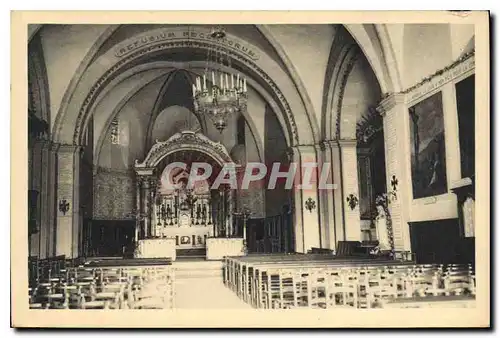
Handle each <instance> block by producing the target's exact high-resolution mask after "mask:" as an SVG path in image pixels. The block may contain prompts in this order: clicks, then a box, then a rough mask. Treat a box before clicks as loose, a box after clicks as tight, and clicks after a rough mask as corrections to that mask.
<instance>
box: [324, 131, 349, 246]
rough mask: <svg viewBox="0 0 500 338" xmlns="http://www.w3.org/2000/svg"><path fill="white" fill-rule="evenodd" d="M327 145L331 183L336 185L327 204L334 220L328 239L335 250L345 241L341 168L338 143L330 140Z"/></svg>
mask: <svg viewBox="0 0 500 338" xmlns="http://www.w3.org/2000/svg"><path fill="white" fill-rule="evenodd" d="M328 145H329V147H330V156H331V166H332V168H331V170H332V181H333V182H334V183H335V184H336V185H337V187H336V189H335V190H333V194H332V195H333V196H331V197H330V198H332V199H333V202H332V203H331V204H330V200H329V202H328V203H329V205H330V206H331V207H332V212H333V220H334V226H333V231H331V232H333V236H332V237H331V238H330V239H331V241H330V243H331V245H332V248H337V243H338V242H339V241H345V240H346V231H345V220H344V195H343V190H342V189H343V184H342V166H341V160H340V147H339V144H338V142H337V141H335V140H330V141H328ZM330 217H331V216H330ZM332 240H333V241H332Z"/></svg>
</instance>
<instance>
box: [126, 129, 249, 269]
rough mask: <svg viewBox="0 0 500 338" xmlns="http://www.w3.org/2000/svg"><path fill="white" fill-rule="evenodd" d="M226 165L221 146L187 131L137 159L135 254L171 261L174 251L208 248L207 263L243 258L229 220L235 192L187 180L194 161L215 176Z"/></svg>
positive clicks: (209, 179) (226, 155) (208, 182)
mask: <svg viewBox="0 0 500 338" xmlns="http://www.w3.org/2000/svg"><path fill="white" fill-rule="evenodd" d="M229 162H232V160H231V157H230V156H229V153H228V152H227V150H226V149H225V148H224V147H223V146H222V145H221V144H220V143H217V142H213V141H211V140H209V139H208V138H207V137H206V136H204V135H202V134H199V133H195V132H192V131H183V132H181V133H178V134H176V135H174V136H172V137H171V138H170V139H168V140H167V141H164V142H160V141H157V142H156V144H154V145H153V147H152V148H151V149H150V151H149V153H148V155H147V156H146V158H145V160H144V161H143V162H139V161H136V164H135V171H136V179H137V181H136V182H137V189H136V203H137V204H136V229H135V243H136V244H135V254H134V256H135V257H138V258H139V257H140V258H161V257H165V258H171V259H172V260H175V258H176V250H178V249H207V255H208V254H210V259H221V258H222V257H224V256H226V255H241V254H243V252H244V250H243V248H244V238H237V237H235V236H236V235H237V234H241V233H243V232H242V231H238V229H235V223H234V222H233V211H234V191H233V190H231V189H229V188H228V187H225V186H223V185H221V186H220V187H219V188H217V189H211V186H212V183H213V179H214V177H213V176H211V177H210V176H207V177H206V178H203V179H201V178H198V179H197V180H196V181H195V182H194V184H190V181H189V178H190V175H193V174H192V173H191V167H190V166H191V165H192V164H193V163H203V164H206V165H209V166H210V167H211V168H213V170H214V172H217V171H220V170H221V168H222V166H223V164H225V163H229ZM243 237H244V236H243ZM207 258H208V257H207Z"/></svg>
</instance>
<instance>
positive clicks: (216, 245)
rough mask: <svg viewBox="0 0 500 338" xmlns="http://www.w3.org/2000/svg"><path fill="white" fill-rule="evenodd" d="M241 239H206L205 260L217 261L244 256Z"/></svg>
mask: <svg viewBox="0 0 500 338" xmlns="http://www.w3.org/2000/svg"><path fill="white" fill-rule="evenodd" d="M244 255H245V251H244V247H243V238H213V237H211V238H207V259H208V260H218V259H223V258H224V257H225V256H244Z"/></svg>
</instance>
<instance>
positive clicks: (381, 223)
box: [375, 205, 392, 251]
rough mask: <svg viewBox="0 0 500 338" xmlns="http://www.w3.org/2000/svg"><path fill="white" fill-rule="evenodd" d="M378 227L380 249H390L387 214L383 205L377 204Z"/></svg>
mask: <svg viewBox="0 0 500 338" xmlns="http://www.w3.org/2000/svg"><path fill="white" fill-rule="evenodd" d="M375 223H376V228H377V239H378V249H379V250H380V251H390V250H391V249H392V248H391V244H390V241H389V232H388V231H387V215H386V212H385V210H384V207H383V206H382V205H377V217H376V219H375Z"/></svg>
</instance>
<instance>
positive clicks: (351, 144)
mask: <svg viewBox="0 0 500 338" xmlns="http://www.w3.org/2000/svg"><path fill="white" fill-rule="evenodd" d="M337 144H338V145H339V147H340V148H356V147H357V145H358V140H356V139H338V140H337Z"/></svg>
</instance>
